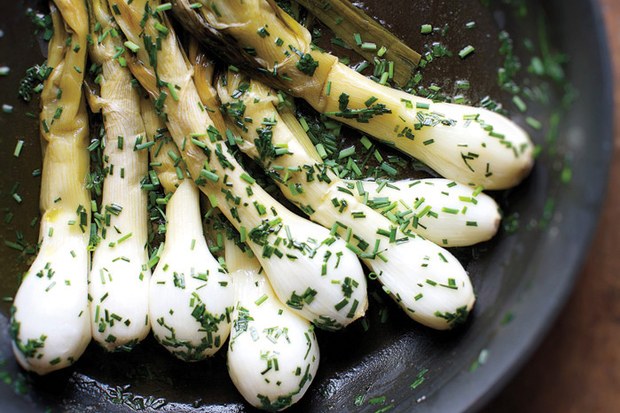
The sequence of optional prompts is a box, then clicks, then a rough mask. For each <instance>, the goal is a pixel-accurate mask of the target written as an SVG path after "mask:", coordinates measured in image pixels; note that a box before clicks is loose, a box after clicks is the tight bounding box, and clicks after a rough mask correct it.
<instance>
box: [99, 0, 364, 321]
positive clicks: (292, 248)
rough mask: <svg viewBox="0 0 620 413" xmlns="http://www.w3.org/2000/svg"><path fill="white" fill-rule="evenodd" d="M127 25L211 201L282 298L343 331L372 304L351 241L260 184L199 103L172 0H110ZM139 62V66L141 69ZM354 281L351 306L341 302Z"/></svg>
mask: <svg viewBox="0 0 620 413" xmlns="http://www.w3.org/2000/svg"><path fill="white" fill-rule="evenodd" d="M108 2H109V4H110V7H111V8H114V7H116V9H117V10H118V13H116V14H115V15H114V17H115V19H116V21H117V22H118V23H119V26H120V27H121V29H122V31H123V32H124V34H125V36H126V37H127V41H130V42H132V43H134V44H136V45H138V48H137V49H135V52H132V53H135V55H134V56H130V58H132V60H133V61H134V62H132V63H131V64H130V65H129V66H130V67H131V68H132V71H133V73H134V76H136V78H137V79H138V81H139V82H140V83H141V85H142V86H143V87H144V88H145V89H146V90H147V91H148V92H149V94H150V95H151V97H152V99H153V102H154V105H155V109H156V111H157V112H158V114H160V115H161V116H163V117H165V119H166V124H167V128H168V130H169V131H170V135H171V136H172V138H173V139H174V142H175V143H176V145H177V147H178V148H179V150H180V153H181V155H182V158H183V159H184V161H185V163H186V165H187V167H188V169H189V173H190V175H191V177H192V179H193V180H194V182H195V183H196V185H197V186H198V187H199V189H200V190H202V191H203V192H204V193H205V194H206V195H207V196H208V198H209V201H210V203H211V205H212V206H214V207H217V208H219V209H220V211H221V212H222V214H223V215H224V216H226V218H227V219H228V220H229V221H230V222H231V223H232V224H233V226H234V227H235V228H236V229H237V230H238V231H239V233H240V234H241V237H242V239H243V241H244V242H247V243H248V245H249V246H250V248H251V249H252V251H253V252H254V253H255V255H256V256H257V258H258V259H259V261H260V262H261V265H262V267H263V269H264V270H265V273H266V274H267V276H268V277H269V280H270V282H271V284H272V286H273V288H274V290H275V291H276V293H277V295H278V297H279V298H280V300H281V301H283V302H285V303H286V304H287V305H288V306H289V307H291V308H293V309H294V310H295V311H297V312H298V314H300V315H301V316H303V317H304V318H306V319H308V320H310V321H312V322H314V323H315V324H316V325H318V326H320V327H322V328H325V329H330V330H334V329H339V328H342V327H344V326H346V325H347V324H349V323H351V322H352V321H354V320H356V319H357V318H359V317H361V316H362V315H363V314H364V312H365V310H366V307H367V294H366V281H365V278H364V273H363V269H362V267H361V265H360V263H359V260H358V259H357V257H356V256H355V254H354V253H353V252H351V251H350V250H349V249H347V247H346V243H345V242H344V241H343V240H341V239H338V238H337V237H336V236H334V235H332V234H330V232H329V231H328V230H326V229H325V228H323V227H321V226H319V225H316V224H314V223H312V222H310V221H308V220H306V219H304V218H301V217H299V216H298V215H295V214H294V213H292V212H290V211H288V210H287V209H286V208H285V207H284V206H283V205H282V204H280V203H279V202H278V201H276V200H275V199H273V198H272V197H271V196H270V195H269V194H268V193H267V192H266V191H265V190H264V189H262V188H261V187H260V186H259V185H258V184H257V183H256V181H255V180H254V178H252V177H251V176H250V175H249V174H248V173H247V172H246V171H245V170H244V169H243V167H242V166H241V165H240V164H239V162H238V161H237V160H236V159H235V158H234V156H233V155H232V154H231V152H230V150H229V148H228V145H227V142H234V141H235V140H236V139H235V137H234V136H231V134H230V132H228V133H226V132H225V131H219V130H218V129H217V128H216V127H215V126H214V122H213V121H212V119H211V118H210V116H209V111H208V110H207V108H205V106H204V105H203V104H202V103H201V101H200V97H199V94H198V91H197V90H196V86H195V83H194V79H193V70H192V67H191V65H190V64H189V62H188V59H187V57H186V55H185V53H184V52H183V51H182V49H181V48H180V47H179V44H178V41H177V38H176V35H175V32H174V30H173V28H172V26H171V25H170V23H169V22H168V19H167V18H166V16H165V11H166V10H167V9H168V8H169V4H160V3H159V2H158V1H145V0H134V1H132V2H131V4H128V3H129V2H127V1H125V0H123V1H120V0H108ZM136 68H137V69H136ZM348 280H352V281H353V285H354V288H353V290H352V291H351V292H350V298H349V302H348V304H347V305H346V306H337V304H338V303H340V302H341V301H342V300H343V298H345V296H346V294H349V290H346V293H345V292H343V288H342V286H343V284H344V283H347V282H349V281H348Z"/></svg>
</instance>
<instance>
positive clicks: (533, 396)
mask: <svg viewBox="0 0 620 413" xmlns="http://www.w3.org/2000/svg"><path fill="white" fill-rule="evenodd" d="M599 1H600V3H601V6H602V9H603V13H604V16H605V23H606V27H607V34H608V36H607V37H608V39H609V46H610V49H611V54H612V58H613V63H614V81H615V91H614V101H615V119H616V123H615V129H614V131H615V133H614V162H613V165H612V170H611V176H610V181H609V186H608V194H607V200H606V202H605V204H604V210H603V213H602V215H601V219H600V222H599V226H598V230H597V232H596V235H595V238H594V241H593V243H592V245H591V248H590V253H589V256H588V259H587V260H586V262H585V265H584V268H583V270H582V272H581V274H580V276H579V279H578V281H577V284H576V285H575V289H574V291H573V294H572V295H571V297H570V299H569V302H568V304H567V305H566V308H565V309H564V310H563V312H562V313H561V315H560V317H559V318H558V320H557V321H556V323H555V325H554V326H553V328H552V330H551V331H550V332H549V334H548V336H547V337H546V338H545V340H544V342H543V343H542V345H541V346H540V348H539V349H538V350H537V351H536V352H535V353H534V355H533V356H532V358H531V359H530V360H529V361H528V362H527V364H526V365H525V366H524V367H523V368H522V369H521V371H519V372H518V373H517V375H516V377H515V378H514V379H513V380H512V381H511V382H510V383H509V384H508V386H507V387H506V388H505V389H504V390H503V391H502V392H501V393H500V394H499V395H498V396H497V397H496V398H495V400H493V401H492V402H491V403H490V405H489V406H488V407H487V408H486V409H484V410H483V413H496V412H501V413H512V412H527V413H538V412H541V413H542V412H544V413H556V412H561V413H573V412H575V413H577V412H579V413H584V412H587V413H595V412H601V413H603V412H605V413H606V412H610V413H611V412H620V26H619V23H620V1H617V0H599Z"/></svg>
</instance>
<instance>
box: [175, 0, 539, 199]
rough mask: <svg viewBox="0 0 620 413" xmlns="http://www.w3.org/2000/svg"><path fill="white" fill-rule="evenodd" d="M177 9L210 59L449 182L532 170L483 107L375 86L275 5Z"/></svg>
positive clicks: (516, 130) (512, 179) (186, 3)
mask: <svg viewBox="0 0 620 413" xmlns="http://www.w3.org/2000/svg"><path fill="white" fill-rule="evenodd" d="M198 4H200V5H201V7H196V6H195V3H193V2H192V1H191V0H178V1H176V2H174V5H173V9H174V11H175V14H176V16H177V17H178V20H179V21H180V23H181V24H182V25H183V26H184V27H185V28H186V29H187V30H188V31H190V32H191V33H193V34H194V35H195V36H196V37H197V38H198V40H200V41H201V42H202V43H203V44H205V46H207V47H208V48H209V50H215V51H216V52H217V53H218V55H221V56H222V57H223V58H224V59H226V60H227V61H228V63H231V64H234V65H235V66H236V67H239V68H243V69H245V70H246V71H247V72H248V73H250V74H251V75H252V76H254V77H256V78H257V79H260V80H262V81H264V82H266V83H267V84H268V85H270V86H272V87H274V88H276V89H279V90H284V91H286V92H288V93H290V94H292V95H294V96H296V97H300V98H303V99H304V100H306V101H307V102H308V103H309V104H310V105H312V107H314V108H315V109H316V110H317V111H318V112H321V113H324V114H326V115H328V116H330V117H332V118H334V119H336V120H338V121H340V122H343V123H345V124H347V125H349V126H351V127H353V128H356V129H359V130H361V131H363V132H364V133H366V134H368V135H370V136H372V137H375V138H377V139H379V140H380V141H383V142H388V143H389V144H391V145H393V146H394V147H395V148H397V149H398V150H401V151H403V152H405V153H407V154H409V155H411V156H413V157H415V158H417V159H419V160H420V161H422V162H424V163H426V164H427V165H428V166H430V167H431V168H433V169H434V170H435V171H436V172H437V173H439V174H440V175H442V176H443V177H445V178H448V179H451V180H455V181H458V182H462V183H464V184H468V185H469V184H471V185H473V186H479V185H480V186H482V187H483V188H485V189H506V188H509V187H512V186H514V185H516V184H518V183H519V182H520V181H521V180H522V179H523V178H524V177H525V176H526V175H527V174H528V172H529V171H530V169H531V167H532V165H533V150H534V146H533V144H532V142H531V141H530V138H529V137H528V135H527V134H526V133H525V131H523V130H522V129H521V128H520V127H518V126H517V125H516V124H514V123H513V122H511V121H510V120H509V119H507V118H506V117H504V116H502V115H499V114H497V113H495V112H490V111H488V110H485V109H482V108H474V107H470V106H465V105H455V104H449V103H436V102H433V101H432V100H430V99H426V98H422V97H419V96H414V95H410V94H407V93H405V92H402V91H398V90H395V89H391V88H389V87H387V86H384V85H382V84H381V83H385V81H383V78H385V80H386V81H387V79H388V78H389V77H390V76H392V73H391V72H390V71H386V72H385V73H384V74H382V81H381V82H379V83H377V82H374V81H372V80H371V79H368V78H366V77H365V76H363V75H361V74H360V73H358V72H356V71H355V70H353V69H351V68H350V67H348V66H346V65H344V64H342V63H340V62H339V61H338V59H337V58H336V57H335V56H333V55H331V54H328V53H325V52H323V51H321V50H318V49H316V48H313V47H312V46H311V36H310V33H309V32H308V30H307V29H306V28H305V27H303V26H302V25H301V24H299V23H298V22H297V21H296V20H294V19H293V18H292V17H290V16H288V15H287V14H286V13H285V12H284V11H283V10H282V9H280V8H279V7H278V6H277V5H276V4H275V2H274V1H272V0H243V1H240V0H233V1H228V0H213V1H209V2H204V3H198Z"/></svg>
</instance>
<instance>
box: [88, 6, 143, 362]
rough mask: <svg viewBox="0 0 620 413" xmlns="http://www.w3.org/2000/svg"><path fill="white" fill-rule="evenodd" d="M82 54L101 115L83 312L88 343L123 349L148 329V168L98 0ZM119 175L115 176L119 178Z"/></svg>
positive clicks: (138, 122) (137, 119) (124, 75)
mask: <svg viewBox="0 0 620 413" xmlns="http://www.w3.org/2000/svg"><path fill="white" fill-rule="evenodd" d="M88 5H89V10H90V13H91V20H90V23H91V33H90V34H91V38H92V39H94V40H93V42H92V43H91V44H90V56H91V59H92V60H93V62H94V63H95V64H97V65H99V66H101V76H100V77H99V82H98V84H99V86H100V92H99V93H100V96H96V95H91V96H90V107H91V110H92V111H93V112H101V113H102V114H103V119H104V121H103V123H104V126H105V132H106V135H105V137H104V140H103V143H102V146H103V160H104V165H103V166H104V170H107V171H108V173H107V175H106V176H105V180H104V182H103V195H102V199H101V207H100V208H99V212H98V213H97V214H95V222H96V223H97V235H98V237H99V238H100V241H99V243H98V244H97V245H96V246H95V250H94V252H93V262H92V268H91V271H90V277H89V295H90V298H91V306H90V315H91V323H92V334H93V338H94V339H95V341H96V342H97V343H98V344H100V345H101V346H102V347H104V348H105V349H107V350H110V351H114V350H120V349H122V350H124V351H126V350H129V349H131V348H132V347H133V346H135V345H136V344H138V343H139V342H140V341H142V340H144V339H145V338H146V336H147V335H148V333H149V331H150V322H149V320H148V291H149V289H148V286H149V279H150V278H151V270H150V268H149V267H148V264H147V263H148V251H147V250H146V242H147V238H148V227H147V219H148V217H147V194H146V191H144V190H143V189H142V187H141V181H142V179H143V178H144V176H145V175H146V174H147V170H148V152H147V151H143V150H137V148H136V147H137V145H139V144H140V143H141V142H142V141H143V140H145V139H146V136H145V130H144V123H143V121H142V117H141V115H140V96H139V94H138V91H137V90H136V89H135V88H132V87H129V86H128V85H129V83H130V82H131V73H130V72H129V69H127V68H126V67H123V65H122V61H120V60H119V58H120V57H121V56H120V55H119V54H118V53H119V50H124V49H123V47H122V46H123V42H122V41H121V39H120V37H119V36H112V35H108V36H103V35H102V34H103V33H106V32H110V31H112V30H117V29H116V28H115V25H114V21H113V19H112V15H111V13H110V11H109V10H108V6H107V3H106V2H105V0H89V2H88ZM121 171H123V172H122V173H121Z"/></svg>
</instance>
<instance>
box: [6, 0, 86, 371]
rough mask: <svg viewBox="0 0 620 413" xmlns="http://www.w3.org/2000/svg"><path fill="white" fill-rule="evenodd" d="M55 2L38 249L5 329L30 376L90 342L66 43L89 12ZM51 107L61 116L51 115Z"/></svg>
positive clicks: (80, 112) (78, 130)
mask: <svg viewBox="0 0 620 413" xmlns="http://www.w3.org/2000/svg"><path fill="white" fill-rule="evenodd" d="M55 4H56V6H54V4H52V5H51V15H52V21H53V27H54V34H53V37H52V38H51V40H50V43H49V46H48V50H49V53H48V63H47V64H48V66H49V67H52V68H54V69H53V70H52V71H51V73H50V74H49V76H48V77H47V80H45V82H44V88H43V90H42V93H41V107H42V111H41V117H40V119H41V125H42V126H41V136H42V138H43V143H44V157H43V171H42V178H41V195H40V208H41V214H42V216H41V226H40V231H39V238H40V241H41V244H40V245H41V246H40V250H39V253H38V255H37V257H36V259H35V260H34V262H33V263H32V265H31V266H30V268H29V269H28V271H27V272H26V274H25V275H24V277H23V280H22V283H21V285H20V287H19V290H18V291H17V294H16V296H15V300H14V304H13V307H12V310H11V329H10V332H11V337H12V339H13V352H14V353H15V357H16V358H17V361H18V362H19V364H20V365H21V366H22V367H23V368H25V369H26V370H30V371H34V372H36V373H37V374H47V373H49V372H52V371H54V370H58V369H62V368H65V367H67V366H70V365H71V364H73V363H74V362H75V361H77V359H78V358H79V357H80V356H81V355H82V353H83V352H84V350H85V349H86V346H87V345H88V343H89V341H90V339H91V332H90V322H89V319H88V305H89V303H88V299H87V292H88V287H87V278H88V264H89V253H88V249H87V248H88V242H89V236H90V225H89V224H90V195H89V193H88V191H87V190H86V185H85V179H86V176H87V174H88V172H89V153H88V150H87V146H88V115H87V113H86V106H85V104H84V100H83V99H82V82H83V74H82V73H80V72H78V71H76V70H74V69H73V68H74V67H78V68H83V67H84V65H85V64H86V50H87V48H86V47H82V48H80V50H78V51H77V52H74V51H73V50H72V46H71V45H75V44H79V45H86V37H87V35H88V14H87V11H86V5H85V4H84V3H83V2H82V1H71V0H57V1H56V2H55ZM56 7H58V8H56ZM59 90H62V91H63V92H62V94H61V95H62V96H61V97H58V96H59V93H58V91H59ZM58 108H62V109H63V110H62V115H61V116H58V117H57V118H54V114H55V113H57V110H58ZM44 125H45V126H44Z"/></svg>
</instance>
